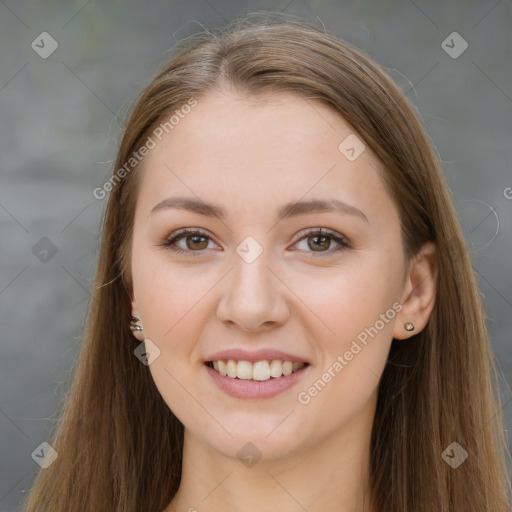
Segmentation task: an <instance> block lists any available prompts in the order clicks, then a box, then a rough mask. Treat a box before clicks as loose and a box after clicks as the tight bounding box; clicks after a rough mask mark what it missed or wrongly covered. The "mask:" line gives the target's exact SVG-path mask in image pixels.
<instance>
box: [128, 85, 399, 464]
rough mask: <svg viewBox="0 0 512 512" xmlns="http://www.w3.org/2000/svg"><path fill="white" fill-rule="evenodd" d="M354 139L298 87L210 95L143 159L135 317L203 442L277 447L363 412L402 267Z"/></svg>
mask: <svg viewBox="0 0 512 512" xmlns="http://www.w3.org/2000/svg"><path fill="white" fill-rule="evenodd" d="M355 136H357V135H356V134H355V133H354V130H353V129H352V128H351V127H350V126H349V125H348V124H347V123H346V122H345V121H344V120H343V118H341V117H340V116H339V115H338V114H337V113H336V112H334V111H332V110H331V109H329V108H328V107H326V106H324V105H322V104H320V103H317V102H314V101H310V100H308V101H305V100H304V99H302V98H301V97H299V96H296V95H294V94H287V93H276V94H275V95H273V96H271V97H268V98H267V99H266V100H265V101H264V102H263V101H257V100H255V99H254V98H253V99H251V100H249V101H248V100H245V99H241V98H240V97H237V96H234V95H232V94H231V93H228V92H224V93H215V94H213V93H212V94H210V95H209V96H206V97H204V98H202V99H200V101H198V104H197V106H195V107H194V108H193V109H192V110H191V112H190V113H189V114H188V115H187V116H184V117H183V118H181V119H180V121H179V124H177V125H175V126H174V127H173V129H172V131H169V133H168V134H167V135H165V137H163V138H162V141H161V142H159V143H158V144H157V145H156V147H155V148H154V149H152V150H151V151H150V152H149V154H148V155H147V156H146V158H145V160H144V163H143V168H142V169H141V171H140V172H141V173H142V174H141V175H140V178H141V181H140V184H139V185H140V187H139V190H138V199H137V206H136V213H135V223H134V234H133V245H132V278H133V301H132V306H133V308H132V313H133V314H134V316H137V317H138V318H140V319H141V324H142V325H143V334H142V336H143V338H145V339H149V340H151V342H152V343H153V344H154V345H156V346H157V347H158V349H159V351H160V354H159V356H158V357H156V359H154V361H153V362H152V363H151V364H150V365H149V371H150V372H151V375H152V377H153V379H154V381H155V383H156V386H157V387H158V390H159V391H160V393H161V394H162V397H163V398H164V400H165V401H166V403H167V404H168V406H169V407H170V408H171V409H172V411H173V412H174V414H175V415H176V416H177V417H178V418H179V419H180V420H181V422H182V423H183V424H184V426H185V429H186V433H188V435H190V436H192V437H193V438H194V439H196V440H198V441H200V442H201V443H203V444H204V445H205V446H207V447H208V448H209V449H211V450H214V451H216V452H219V453H222V454H224V455H228V456H233V457H235V456H236V454H237V452H238V450H240V448H241V447H242V446H244V445H245V443H247V442H252V443H253V444H254V445H255V446H256V447H257V448H258V449H259V450H260V452H262V454H263V456H264V457H265V456H269V457H270V456H272V457H273V458H275V457H280V456H284V455H286V454H291V453H299V452H301V451H304V450H307V449H311V448H314V447H315V445H318V444H319V443H322V442H323V441H325V440H326V439H328V438H330V437H332V436H333V435H336V434H337V433H340V432H348V431H349V430H350V429H351V428H354V426H355V425H357V424H358V421H362V418H365V420H364V421H366V424H367V423H368V418H371V417H372V414H373V410H374V409H373V408H374V406H375V400H376V393H377V388H378V383H379V378H380V376H381V374H382V371H383V368H384V365H385V362H386V359H387V355H388V351H389V348H390V344H391V341H392V338H393V336H394V335H395V331H396V330H397V326H396V324H397V323H398V317H399V315H398V311H399V310H400V308H401V304H400V301H401V300H402V296H403V291H404V268H405V262H404V260H403V254H402V252H403V249H402V243H401V233H400V224H399V218H398V212H397V210H396V208H395V207H394V205H393V203H392V201H391V198H390V197H389V196H388V194H387V193H386V191H385V189H384V186H383V182H382V176H381V174H382V173H384V172H385V171H384V169H383V168H382V165H381V163H380V161H379V160H378V159H377V157H376V156H375V154H373V153H372V151H371V150H370V148H369V147H368V146H367V145H366V147H365V148H364V149H363V146H361V140H362V139H361V137H358V139H355V138H354V137H355ZM347 137H350V138H349V139H347V140H346V141H345V139H346V138H347ZM343 141H345V142H343ZM340 144H341V146H340ZM351 148H352V149H353V150H352V149H351ZM361 150H362V152H361V154H360V155H359V156H357V155H358V153H359V152H360V151H361ZM178 197H179V198H187V199H188V200H190V201H202V202H204V203H208V204H211V205H214V207H215V208H218V210H214V213H215V214H212V211H211V210H209V209H208V208H206V207H203V208H202V209H197V208H196V210H194V211H192V210H189V209H187V208H186V203H185V202H183V201H182V202H181V203H180V204H181V206H180V207H176V206H174V207H173V206H172V205H171V203H170V201H167V202H166V200H169V199H171V200H172V199H173V198H178ZM312 201H326V202H327V203H328V204H337V205H338V208H336V209H333V210H329V209H326V208H325V209H323V210H322V209H321V208H320V209H318V208H314V206H315V204H314V203H311V202H312ZM301 203H309V207H308V205H307V204H306V205H302V206H300V205H301ZM189 204H190V203H189ZM285 205H288V208H286V209H285V210H283V209H284V208H285ZM290 205H291V206H290ZM155 207H156V208H155ZM184 229H186V230H190V231H192V232H193V233H192V234H190V233H183V230H184ZM320 230H321V231H320ZM228 360H232V361H233V362H227V361H228ZM213 361H215V364H213ZM218 361H222V362H218ZM272 361H275V362H274V363H273V362H272ZM285 361H289V362H291V363H292V364H290V363H288V362H285ZM251 362H252V363H253V364H251ZM254 363H255V364H254ZM293 363H295V364H293ZM212 366H214V368H212ZM290 367H291V370H290ZM226 371H227V372H229V374H228V375H222V373H225V372H226ZM289 371H293V373H291V374H289V375H288V373H289ZM236 372H238V373H236ZM269 373H270V374H271V375H276V376H270V377H269ZM229 375H232V376H234V375H238V376H237V378H232V377H230V376H229ZM277 375H281V376H280V377H278V376H277Z"/></svg>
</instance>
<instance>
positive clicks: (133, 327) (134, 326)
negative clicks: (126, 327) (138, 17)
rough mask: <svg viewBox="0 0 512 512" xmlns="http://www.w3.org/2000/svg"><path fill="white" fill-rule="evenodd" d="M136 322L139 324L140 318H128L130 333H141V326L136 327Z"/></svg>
mask: <svg viewBox="0 0 512 512" xmlns="http://www.w3.org/2000/svg"><path fill="white" fill-rule="evenodd" d="M137 322H140V318H137V317H136V316H130V329H131V330H132V331H142V326H140V325H137Z"/></svg>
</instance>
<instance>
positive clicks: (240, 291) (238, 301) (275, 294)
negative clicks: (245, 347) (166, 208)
mask: <svg viewBox="0 0 512 512" xmlns="http://www.w3.org/2000/svg"><path fill="white" fill-rule="evenodd" d="M269 263H270V262H269V260H268V258H267V257H266V253H265V251H264V252H263V253H262V254H261V255H260V256H259V257H258V258H257V259H256V260H255V261H253V262H251V263H248V262H246V261H244V259H243V258H241V257H240V256H239V255H238V254H235V255H234V263H233V265H234V268H233V269H232V270H231V272H229V274H228V276H227V278H226V279H224V280H223V282H224V284H223V288H222V296H221V299H220V301H219V304H218V307H217V318H218V319H219V320H220V321H222V322H224V323H226V324H230V325H233V324H236V325H237V326H238V327H239V328H240V329H242V330H244V331H260V330H265V329H269V328H275V327H277V326H279V325H282V324H283V323H284V322H286V319H287V318H288V317H289V314H290V310H289V301H288V300H287V291H288V289H287V287H286V286H285V285H284V284H283V280H282V278H280V276H279V275H278V274H279V272H277V271H276V270H274V269H273V268H271V266H270V265H269Z"/></svg>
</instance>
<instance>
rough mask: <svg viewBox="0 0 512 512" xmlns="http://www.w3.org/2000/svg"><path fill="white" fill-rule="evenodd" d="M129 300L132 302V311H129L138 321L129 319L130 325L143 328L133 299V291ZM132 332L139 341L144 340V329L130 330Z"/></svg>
mask: <svg viewBox="0 0 512 512" xmlns="http://www.w3.org/2000/svg"><path fill="white" fill-rule="evenodd" d="M131 302H132V312H131V315H132V316H133V317H135V318H137V319H138V321H135V320H134V321H130V325H139V326H140V327H142V328H143V324H142V320H141V316H140V313H139V310H138V308H137V304H136V301H135V298H134V294H133V292H132V293H131ZM132 334H133V336H134V337H135V338H136V339H137V340H139V341H144V338H145V337H144V330H141V331H132Z"/></svg>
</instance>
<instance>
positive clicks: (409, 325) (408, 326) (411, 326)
mask: <svg viewBox="0 0 512 512" xmlns="http://www.w3.org/2000/svg"><path fill="white" fill-rule="evenodd" d="M404 328H405V330H406V331H414V324H413V323H412V322H405V324H404Z"/></svg>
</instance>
